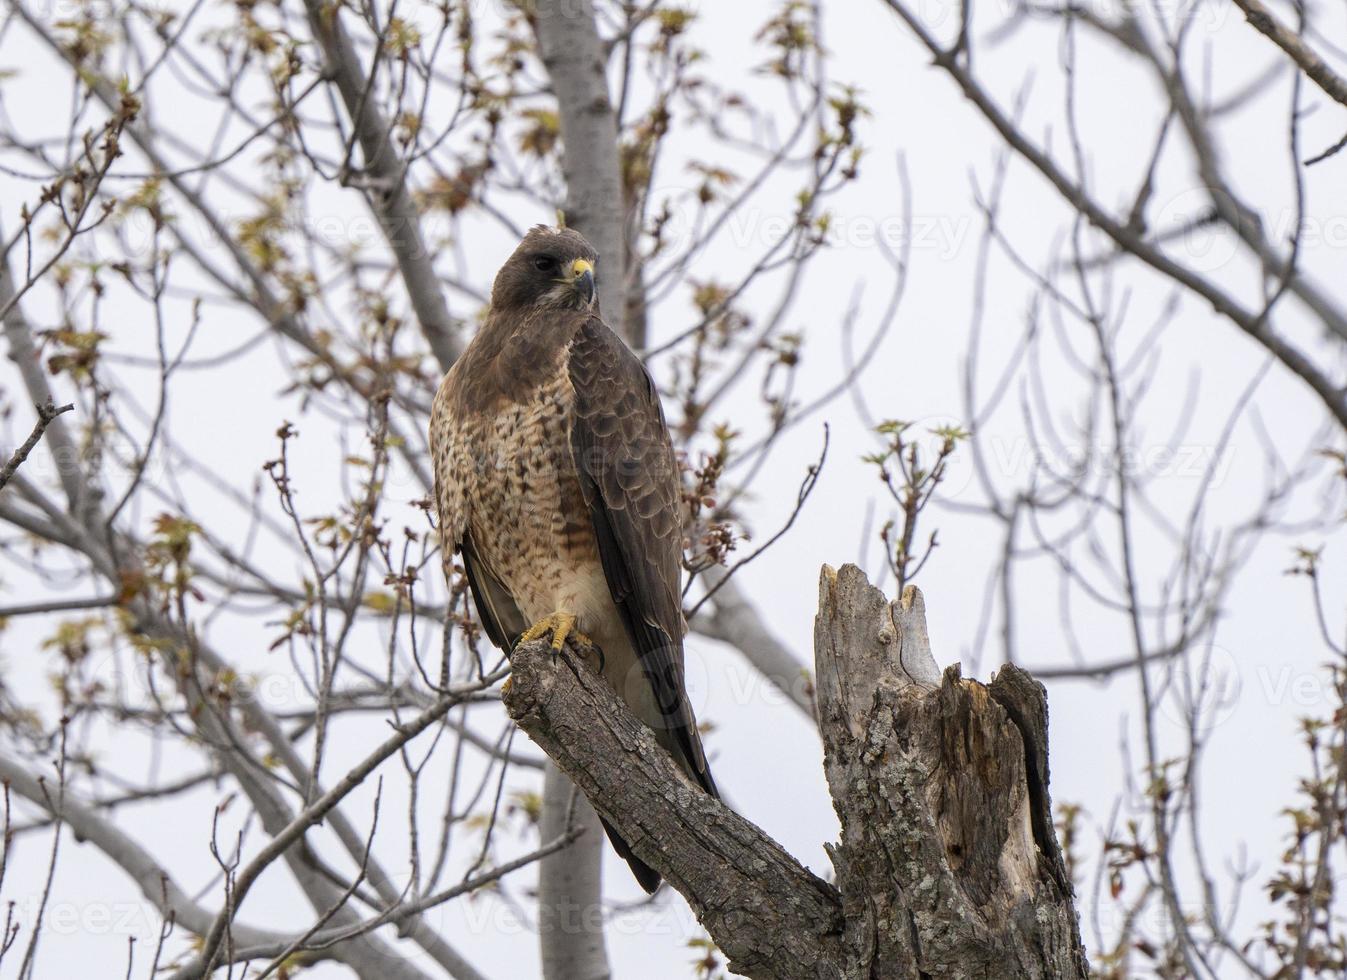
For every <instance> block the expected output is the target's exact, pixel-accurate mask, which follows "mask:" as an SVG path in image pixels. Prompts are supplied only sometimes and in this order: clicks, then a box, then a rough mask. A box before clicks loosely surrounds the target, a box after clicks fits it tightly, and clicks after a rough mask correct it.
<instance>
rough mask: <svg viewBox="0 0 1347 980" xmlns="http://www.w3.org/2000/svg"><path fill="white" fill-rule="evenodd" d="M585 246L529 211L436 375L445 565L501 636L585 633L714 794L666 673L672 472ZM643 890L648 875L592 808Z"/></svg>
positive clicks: (627, 693)
mask: <svg viewBox="0 0 1347 980" xmlns="http://www.w3.org/2000/svg"><path fill="white" fill-rule="evenodd" d="M596 261H597V257H596V256H595V254H594V250H593V249H592V248H591V247H590V246H589V243H588V242H586V241H585V240H584V238H582V237H581V236H580V235H579V234H577V233H576V232H574V231H569V230H559V229H554V228H547V227H543V226H538V227H536V228H534V229H532V230H531V231H530V232H529V233H528V234H527V235H526V236H525V237H524V240H523V242H521V243H520V245H519V247H518V248H517V249H516V250H515V252H514V254H513V255H511V256H510V258H509V260H507V261H506V263H505V265H504V266H502V267H501V270H500V272H499V273H498V274H497V276H496V281H495V284H494V286H493V288H492V291H491V308H490V310H489V312H488V314H487V317H486V320H485V322H484V323H483V325H482V328H481V330H480V331H478V333H477V336H476V337H474V338H473V340H472V343H470V344H469V345H468V347H467V349H466V350H465V351H464V352H463V356H462V357H460V358H459V360H458V361H457V363H455V364H454V366H453V368H452V370H450V372H449V374H448V376H447V377H446V378H445V379H444V382H443V384H441V385H440V390H439V392H438V393H437V394H436V396H435V404H434V407H433V409H432V412H431V421H430V445H431V453H432V455H433V457H434V465H435V498H436V505H437V507H438V509H439V518H440V537H441V544H442V547H443V551H444V556H445V566H446V568H447V567H448V564H449V561H450V559H451V557H452V555H453V554H454V552H455V551H457V552H459V553H460V554H461V555H462V558H463V565H464V568H465V569H466V570H467V573H468V582H469V585H470V587H471V589H472V594H473V599H474V600H475V602H476V605H477V609H478V613H479V615H480V618H481V621H482V625H483V627H484V628H485V630H486V632H487V635H488V636H489V637H490V638H491V640H492V642H493V643H495V644H496V646H498V647H500V648H501V649H502V650H505V651H507V652H508V651H509V650H511V649H513V647H514V644H515V643H516V642H518V640H519V639H520V638H521V637H522V636H525V635H527V636H528V637H529V638H530V639H531V638H533V637H534V636H535V635H542V634H543V633H547V632H551V634H552V636H553V645H554V646H555V647H556V648H558V649H559V648H560V646H561V644H562V643H563V642H564V640H565V638H566V635H567V632H568V631H570V632H571V635H574V634H575V633H576V632H578V633H580V634H587V636H586V637H584V638H592V639H593V642H594V644H595V645H596V646H597V647H598V648H599V650H600V651H601V657H600V663H601V669H602V673H603V676H604V678H605V679H606V680H607V681H608V682H609V683H610V684H611V685H612V686H613V689H614V690H615V691H617V693H618V694H619V695H621V697H622V698H623V700H624V701H625V702H626V703H627V705H628V706H629V707H630V708H631V710H632V711H633V713H634V714H636V716H637V717H638V718H640V719H641V720H642V721H644V722H645V723H646V724H647V725H649V726H650V727H651V728H652V729H653V730H654V732H655V737H656V739H657V740H658V741H659V743H660V744H661V745H663V746H664V747H665V748H666V749H667V750H668V751H669V752H670V753H671V754H672V755H673V757H674V758H675V759H676V760H677V761H678V762H679V764H680V765H681V766H682V768H683V769H684V770H685V771H686V772H687V773H688V775H689V776H690V777H691V778H692V779H693V780H694V781H695V782H696V783H698V784H699V785H700V786H701V787H702V788H703V789H705V790H706V791H707V792H708V793H711V794H713V795H714V794H715V792H716V788H715V783H714V782H713V781H712V779H711V773H710V770H709V769H708V768H707V765H706V757H705V755H704V753H703V751H702V744H701V737H700V736H699V734H698V732H697V724H696V720H695V718H694V717H693V713H692V708H691V706H690V705H689V704H688V701H687V695H686V693H685V691H684V686H683V636H684V634H685V633H686V632H687V626H686V624H685V623H684V621H683V612H682V606H681V601H680V597H681V594H682V593H681V588H680V584H681V577H682V574H681V569H682V564H681V560H680V557H681V547H682V530H681V527H680V519H679V513H680V509H679V475H678V467H677V464H676V462H675V459H674V454H673V447H672V445H671V444H670V442H669V432H668V429H667V428H666V427H665V424H664V413H663V411H662V409H661V407H660V401H659V395H658V394H657V393H656V391H655V386H654V384H653V383H652V382H651V380H650V376H649V375H648V374H647V373H646V371H645V367H644V366H643V365H642V364H641V362H640V360H639V359H638V358H637V357H636V355H635V354H633V353H632V352H631V351H630V350H629V349H628V348H627V346H626V345H625V344H623V343H622V341H621V340H620V339H619V338H618V337H617V335H616V334H614V333H613V332H612V331H611V330H610V329H609V328H608V327H607V326H606V325H605V324H604V322H603V320H602V319H600V317H599V315H598V311H597V309H596V308H595V304H594V300H593V297H594V281H593V266H594V263H595V262H596ZM605 827H606V828H607V830H608V834H609V837H610V838H612V841H613V845H614V846H615V848H616V849H617V851H618V853H619V854H621V855H622V857H624V858H625V859H626V860H627V863H628V864H629V865H631V868H632V871H633V873H634V874H635V875H636V878H637V880H638V881H639V882H640V883H641V885H642V886H643V887H644V888H645V889H646V890H647V891H653V890H654V889H655V887H656V886H657V885H658V884H659V875H658V874H657V873H656V872H655V871H654V870H653V869H651V868H650V867H648V866H647V865H646V864H645V863H644V862H642V861H641V860H640V859H639V858H637V857H635V856H634V855H633V854H632V853H631V850H630V849H629V848H628V847H627V845H626V843H625V842H624V841H623V840H622V839H621V838H620V837H619V836H618V835H617V834H615V833H614V832H613V829H612V828H611V827H609V826H608V825H607V823H605Z"/></svg>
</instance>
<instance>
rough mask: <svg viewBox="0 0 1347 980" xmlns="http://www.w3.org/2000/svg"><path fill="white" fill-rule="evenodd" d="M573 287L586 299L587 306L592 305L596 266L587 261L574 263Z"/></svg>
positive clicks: (581, 260)
mask: <svg viewBox="0 0 1347 980" xmlns="http://www.w3.org/2000/svg"><path fill="white" fill-rule="evenodd" d="M571 285H572V286H574V287H575V291H576V292H577V293H579V294H580V296H581V297H582V298H583V299H584V301H585V305H586V306H589V305H591V304H592V303H593V302H594V264H593V263H592V262H590V261H589V260H587V259H576V260H575V261H574V262H572V263H571Z"/></svg>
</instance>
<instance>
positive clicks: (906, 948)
mask: <svg viewBox="0 0 1347 980" xmlns="http://www.w3.org/2000/svg"><path fill="white" fill-rule="evenodd" d="M814 658H815V670H816V676H817V684H818V717H819V728H820V731H821V733H822V735H823V743H824V768H825V770H826V772H827V776H828V786H829V788H830V790H831V791H832V794H833V805H834V807H835V808H836V810H837V815H838V817H839V819H840V820H841V823H842V840H841V842H840V843H839V844H838V845H837V846H836V848H834V849H833V850H832V852H831V853H832V856H833V860H834V863H835V865H836V867H837V872H838V873H837V879H838V884H839V886H840V888H841V891H842V895H843V906H844V913H845V916H846V922H847V925H846V936H845V939H844V946H845V948H846V952H845V957H846V961H845V966H844V970H843V975H844V976H846V977H914V978H915V977H927V976H941V977H987V978H989V980H990V978H1002V977H1018V978H1033V977H1043V978H1062V977H1084V976H1086V972H1087V971H1086V965H1085V954H1084V950H1083V949H1082V947H1081V944H1080V935H1079V931H1078V926H1077V920H1076V913H1075V908H1074V905H1073V903H1072V891H1071V884H1070V882H1069V881H1068V880H1067V878H1066V873H1065V869H1064V866H1063V863H1062V858H1061V850H1060V848H1059V847H1058V845H1057V839H1056V834H1055V832H1054V830H1053V825H1052V816H1051V810H1050V805H1049V801H1048V794H1047V743H1046V736H1047V698H1046V695H1045V693H1044V691H1043V688H1042V686H1041V685H1039V684H1038V683H1036V682H1035V681H1033V679H1032V678H1030V677H1029V675H1028V674H1025V673H1024V672H1023V671H1020V670H1018V669H1017V668H1015V667H1005V668H1002V670H1001V673H1000V674H999V675H998V676H997V678H996V679H995V680H994V681H993V682H992V684H991V686H990V687H987V686H984V685H982V684H979V683H978V682H976V681H972V680H965V679H963V678H961V677H960V675H959V668H958V666H957V665H955V666H953V667H950V668H949V669H948V670H946V671H945V672H944V675H943V676H941V675H940V673H939V671H938V670H937V668H936V664H935V660H934V658H933V657H932V656H931V650H930V643H929V641H928V639H927V635H926V614H925V606H924V603H923V600H922V596H921V593H920V592H919V591H917V589H916V588H914V587H911V586H909V587H908V589H907V590H906V591H905V593H904V595H903V598H902V600H901V602H897V603H890V602H889V601H888V600H887V599H886V598H885V597H884V595H883V594H882V593H881V592H880V591H879V590H878V589H876V588H874V587H873V586H871V585H870V583H869V582H868V581H866V579H865V574H864V573H863V572H862V571H861V570H860V569H858V568H856V567H855V566H854V565H848V566H844V567H843V568H842V570H841V571H840V572H834V571H833V570H832V569H830V568H826V567H825V568H824V570H823V575H822V578H821V581H820V584H819V613H818V618H817V619H816V620H815V626H814Z"/></svg>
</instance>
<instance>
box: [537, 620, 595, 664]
mask: <svg viewBox="0 0 1347 980" xmlns="http://www.w3.org/2000/svg"><path fill="white" fill-rule="evenodd" d="M548 633H551V634H552V652H553V653H554V654H556V653H560V652H561V648H562V647H564V646H565V645H566V640H567V639H568V638H569V639H571V640H574V641H575V643H576V645H577V646H582V647H591V646H593V645H594V641H593V640H591V639H590V638H589V637H587V636H585V634H583V633H581V632H580V631H579V630H578V629H576V628H575V617H574V616H572V615H571V614H570V613H562V612H558V613H553V614H552V615H550V616H546V617H544V618H543V619H540V620H538V621H537V622H536V623H534V624H533V625H532V626H530V627H529V628H528V629H526V630H524V632H523V634H522V635H521V636H520V637H519V642H520V643H529V642H531V641H533V640H536V639H538V637H540V636H545V635H546V634H548Z"/></svg>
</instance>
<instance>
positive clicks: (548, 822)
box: [538, 762, 610, 980]
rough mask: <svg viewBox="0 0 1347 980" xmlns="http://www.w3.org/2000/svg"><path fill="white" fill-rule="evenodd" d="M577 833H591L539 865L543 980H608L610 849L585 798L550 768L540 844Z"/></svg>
mask: <svg viewBox="0 0 1347 980" xmlns="http://www.w3.org/2000/svg"><path fill="white" fill-rule="evenodd" d="M572 827H584V828H585V832H584V833H583V834H581V835H580V836H579V837H577V838H576V839H575V840H574V841H572V842H571V844H570V845H569V846H567V847H563V848H562V849H561V850H559V851H555V852H553V853H551V854H549V855H547V857H545V858H543V859H542V860H541V861H540V862H538V940H539V942H538V947H539V952H540V954H541V956H542V968H543V969H542V972H543V980H608V977H609V975H610V971H609V969H608V949H607V946H606V945H605V944H604V939H603V849H604V848H605V847H606V846H607V843H606V841H605V839H604V836H603V832H602V830H601V828H600V825H599V818H598V817H596V816H595V815H594V808H593V807H591V806H590V805H589V801H588V800H586V799H585V797H584V794H583V793H580V792H579V791H577V790H576V788H575V784H574V783H572V782H571V781H570V780H569V779H567V778H566V774H565V773H564V772H562V771H561V770H560V769H558V768H557V767H556V764H555V763H553V762H549V763H548V764H547V768H546V770H544V772H543V812H542V826H541V827H540V828H539V839H540V840H543V841H549V840H556V839H557V838H558V837H560V836H561V835H562V834H564V833H566V832H567V831H568V830H570V829H571V828H572Z"/></svg>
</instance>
